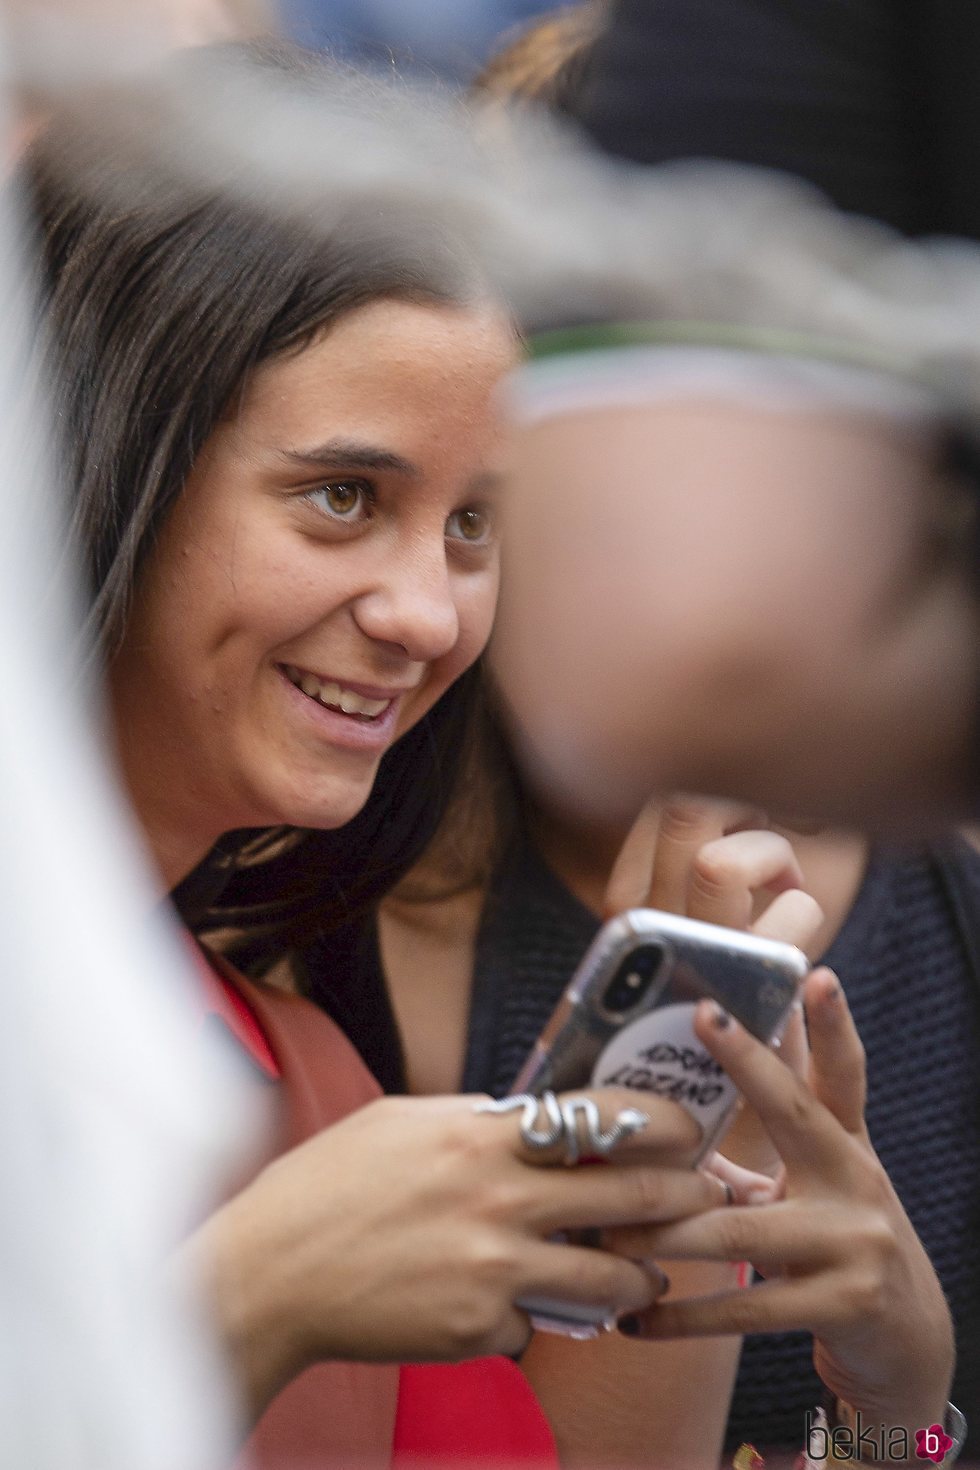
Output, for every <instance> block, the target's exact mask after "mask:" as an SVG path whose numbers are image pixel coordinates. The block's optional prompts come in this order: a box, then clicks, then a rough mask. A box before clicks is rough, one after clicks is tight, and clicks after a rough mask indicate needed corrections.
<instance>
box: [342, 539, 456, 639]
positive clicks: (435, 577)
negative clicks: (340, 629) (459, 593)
mask: <svg viewBox="0 0 980 1470" xmlns="http://www.w3.org/2000/svg"><path fill="white" fill-rule="evenodd" d="M354 618H355V621H356V623H357V625H358V627H359V628H360V630H361V632H362V633H364V634H365V635H366V636H367V637H368V638H372V639H374V640H375V641H377V642H380V643H390V644H394V645H396V646H397V647H398V648H400V649H402V650H403V651H404V652H405V653H406V654H407V655H408V657H409V658H410V659H411V660H412V662H413V663H432V662H433V661H434V660H435V659H437V658H442V657H443V656H444V655H445V654H447V653H450V652H451V651H452V649H453V648H454V647H455V646H456V641H457V639H458V637H459V613H458V610H457V607H456V602H455V599H454V597H453V588H452V583H451V579H450V572H449V567H448V565H447V562H446V544H445V540H444V538H443V536H442V535H440V536H439V538H438V545H436V544H435V538H433V542H432V543H430V544H425V545H423V544H421V543H420V542H419V541H413V542H412V543H411V544H409V545H407V546H404V547H402V548H400V549H399V551H398V552H397V553H395V552H394V550H392V551H391V552H390V553H389V555H388V556H387V557H386V558H385V563H384V567H383V569H382V572H381V575H379V577H378V579H377V582H376V584H375V586H373V587H372V588H371V589H370V590H369V591H366V592H365V593H363V594H362V596H361V597H359V598H358V599H357V601H356V602H355V604H354Z"/></svg>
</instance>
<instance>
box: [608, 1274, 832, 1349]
mask: <svg viewBox="0 0 980 1470" xmlns="http://www.w3.org/2000/svg"><path fill="white" fill-rule="evenodd" d="M825 1291H826V1284H825V1283H822V1282H821V1281H820V1280H818V1278H816V1277H803V1278H797V1279H790V1280H780V1281H763V1282H760V1283H758V1284H757V1285H755V1286H753V1287H751V1288H749V1289H748V1290H746V1289H744V1288H743V1289H740V1290H738V1291H723V1292H714V1293H712V1294H711V1295H710V1296H701V1297H686V1298H683V1297H682V1298H679V1299H672V1300H669V1301H658V1302H657V1303H656V1304H655V1305H654V1306H652V1307H651V1308H649V1309H648V1310H647V1311H645V1312H639V1313H633V1314H630V1316H629V1318H628V1319H627V1320H626V1321H625V1322H624V1321H620V1323H619V1329H620V1331H621V1332H623V1333H625V1334H626V1335H627V1336H630V1337H642V1338H678V1337H715V1336H724V1335H727V1334H730V1333H737V1334H738V1335H739V1336H740V1337H741V1336H743V1335H744V1334H746V1333H749V1332H799V1331H805V1330H812V1329H813V1328H814V1326H817V1328H818V1330H819V1325H820V1324H822V1322H823V1319H824V1317H825V1316H826V1303H825V1301H824V1299H823V1298H824V1293H825Z"/></svg>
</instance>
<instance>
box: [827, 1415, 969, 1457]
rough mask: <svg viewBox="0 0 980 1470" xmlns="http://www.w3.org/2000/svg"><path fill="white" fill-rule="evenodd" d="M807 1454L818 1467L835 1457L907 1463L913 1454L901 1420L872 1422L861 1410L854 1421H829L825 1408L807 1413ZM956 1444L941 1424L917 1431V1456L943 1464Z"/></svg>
mask: <svg viewBox="0 0 980 1470" xmlns="http://www.w3.org/2000/svg"><path fill="white" fill-rule="evenodd" d="M806 1445H807V1449H806V1454H805V1456H801V1460H802V1463H803V1464H804V1465H805V1466H807V1467H811V1466H812V1467H817V1466H820V1465H823V1464H825V1463H829V1464H831V1465H832V1464H833V1463H834V1461H835V1460H870V1461H872V1462H874V1463H878V1464H881V1463H887V1462H889V1461H890V1462H891V1463H892V1464H898V1465H904V1464H907V1463H908V1461H909V1460H910V1459H911V1458H912V1455H911V1446H910V1444H909V1436H908V1431H907V1430H906V1429H905V1427H904V1426H903V1425H901V1424H893V1425H890V1426H889V1425H885V1424H877V1425H876V1424H868V1423H866V1422H865V1420H863V1419H862V1417H861V1413H860V1410H858V1412H857V1413H856V1414H855V1415H854V1423H853V1425H850V1424H835V1425H833V1426H831V1425H829V1424H828V1423H827V1417H826V1415H825V1414H824V1412H823V1410H822V1409H821V1410H818V1411H817V1413H816V1414H815V1415H811V1414H807V1415H806ZM952 1448H953V1441H952V1439H951V1438H950V1436H949V1435H948V1434H947V1433H946V1431H945V1430H944V1429H943V1427H942V1425H941V1424H930V1425H929V1427H928V1429H917V1430H916V1431H915V1457H916V1459H919V1460H931V1461H932V1462H933V1464H934V1465H941V1464H942V1462H943V1460H945V1458H946V1456H947V1455H948V1454H949V1451H950V1450H951V1449H952Z"/></svg>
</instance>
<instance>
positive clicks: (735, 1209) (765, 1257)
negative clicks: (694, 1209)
mask: <svg viewBox="0 0 980 1470" xmlns="http://www.w3.org/2000/svg"><path fill="white" fill-rule="evenodd" d="M603 1241H604V1242H608V1245H609V1248H610V1249H615V1250H616V1251H618V1252H619V1253H620V1254H621V1255H624V1256H628V1257H629V1258H630V1259H632V1260H637V1259H642V1258H644V1257H647V1256H649V1257H655V1258H656V1259H657V1260H662V1261H669V1260H673V1261H696V1260H697V1261H701V1260H703V1261H751V1262H752V1264H753V1265H757V1266H758V1267H759V1268H760V1269H761V1270H763V1271H765V1272H767V1273H774V1272H778V1271H782V1270H784V1269H785V1268H787V1267H796V1268H798V1269H804V1268H805V1269H807V1270H816V1269H817V1268H818V1267H827V1266H829V1265H832V1264H834V1263H836V1262H839V1261H840V1260H842V1259H846V1258H847V1257H848V1255H849V1254H851V1253H852V1252H853V1231H852V1230H851V1229H850V1228H849V1222H848V1219H847V1216H846V1213H845V1212H843V1211H840V1210H836V1211H834V1210H833V1209H832V1208H823V1207H818V1206H813V1205H808V1207H807V1209H805V1210H803V1209H801V1208H800V1206H799V1204H798V1203H796V1202H795V1201H793V1200H783V1201H780V1202H779V1203H776V1204H772V1205H765V1206H764V1207H763V1208H757V1207H753V1206H748V1207H742V1206H737V1205H736V1206H732V1207H731V1208H730V1209H720V1210H712V1211H711V1212H710V1213H704V1214H700V1215H692V1216H690V1217H688V1218H687V1219H685V1220H677V1221H674V1222H672V1223H668V1224H664V1225H657V1224H651V1225H646V1226H642V1227H641V1226H639V1225H628V1226H620V1227H617V1228H615V1229H611V1230H609V1231H607V1232H603Z"/></svg>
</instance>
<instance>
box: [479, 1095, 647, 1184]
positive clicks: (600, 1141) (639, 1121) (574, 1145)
mask: <svg viewBox="0 0 980 1470" xmlns="http://www.w3.org/2000/svg"><path fill="white" fill-rule="evenodd" d="M473 1111H474V1113H516V1112H518V1111H520V1112H521V1113H522V1114H523V1117H522V1118H521V1142H522V1143H523V1144H524V1146H525V1148H527V1149H528V1150H529V1151H530V1152H531V1153H543V1152H544V1151H545V1150H546V1149H550V1148H554V1147H555V1146H556V1145H557V1144H559V1143H563V1144H564V1147H565V1157H564V1160H563V1162H564V1163H566V1164H568V1165H569V1166H570V1167H571V1166H572V1165H574V1164H577V1163H578V1162H579V1160H580V1159H581V1157H582V1154H583V1152H584V1153H585V1155H586V1157H588V1158H600V1159H608V1157H609V1155H610V1154H611V1153H612V1151H613V1149H614V1148H615V1147H616V1146H617V1144H620V1143H622V1142H623V1140H624V1139H625V1138H632V1136H633V1134H634V1133H640V1132H642V1130H643V1129H644V1128H645V1127H646V1126H647V1124H648V1123H649V1122H650V1116H649V1114H648V1113H643V1112H641V1111H640V1109H639V1108H622V1109H621V1110H620V1112H618V1113H617V1114H616V1116H615V1118H614V1119H613V1121H612V1124H611V1125H610V1127H609V1128H607V1129H606V1130H605V1132H603V1129H602V1119H601V1117H600V1116H599V1109H598V1108H597V1107H596V1105H595V1103H594V1102H593V1101H592V1099H591V1098H590V1097H567V1098H565V1100H564V1102H559V1101H558V1098H557V1097H556V1096H555V1094H554V1093H553V1092H543V1093H542V1094H541V1096H540V1097H532V1096H531V1094H530V1093H529V1092H521V1093H518V1094H517V1095H516V1096H514V1097H503V1098H500V1099H499V1100H498V1101H495V1102H479V1103H475V1104H474V1106H473ZM542 1112H543V1113H544V1116H545V1119H546V1120H547V1121H546V1126H543V1127H539V1126H538V1120H539V1118H540V1116H541V1114H542ZM583 1139H584V1144H585V1147H584V1149H583Z"/></svg>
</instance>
